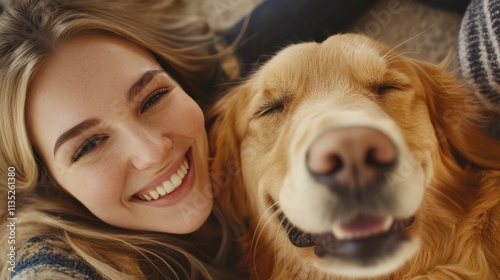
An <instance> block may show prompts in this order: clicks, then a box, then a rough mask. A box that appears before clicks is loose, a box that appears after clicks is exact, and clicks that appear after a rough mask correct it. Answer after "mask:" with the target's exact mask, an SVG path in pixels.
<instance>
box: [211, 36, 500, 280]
mask: <svg viewBox="0 0 500 280" xmlns="http://www.w3.org/2000/svg"><path fill="white" fill-rule="evenodd" d="M445 67H446V63H443V64H442V65H432V64H429V63H425V62H420V61H416V60H413V59H409V58H405V57H403V56H401V55H399V54H397V53H396V52H394V50H392V49H390V48H388V47H387V46H384V45H382V44H380V43H378V42H375V41H373V40H371V39H369V38H367V37H364V36H361V35H353V34H345V35H335V36H332V37H330V38H329V39H328V40H326V41H324V42H322V43H304V44H298V45H293V46H290V47H288V48H286V49H285V50H283V51H281V52H280V53H279V54H277V55H276V56H275V57H274V58H273V59H271V60H270V61H269V62H268V63H266V64H265V65H264V66H263V67H262V68H261V69H260V70H258V71H257V72H256V73H255V74H254V75H252V76H251V77H250V78H249V79H248V80H247V81H245V82H244V83H243V84H242V85H240V86H238V87H237V88H235V89H233V90H231V91H230V92H229V93H228V94H227V95H226V96H224V97H223V98H222V99H221V100H220V101H218V102H217V103H216V104H215V105H214V106H213V107H212V108H211V110H210V111H209V120H210V121H211V128H210V134H209V135H210V136H209V137H210V143H211V145H212V147H211V148H212V154H213V160H212V172H213V173H212V174H214V180H215V182H216V185H215V187H216V194H217V198H218V200H219V201H220V204H221V205H222V207H223V209H224V211H225V212H226V213H229V214H230V215H231V216H232V217H233V218H235V219H236V220H238V221H240V222H241V223H242V224H245V225H247V226H248V227H247V231H246V233H245V235H244V237H243V238H242V242H243V245H244V247H245V249H246V250H247V254H246V258H245V259H244V262H245V263H246V265H247V266H248V268H249V270H250V271H251V275H252V278H253V279H344V278H363V277H368V278H373V279H500V253H499V252H500V237H499V236H500V143H499V142H498V141H495V140H493V139H491V138H488V137H487V136H486V135H485V134H483V133H482V131H481V130H480V129H478V125H479V124H480V123H482V122H484V121H485V117H484V112H482V111H481V110H480V106H479V105H478V103H477V102H476V101H475V98H474V96H473V95H472V94H471V93H470V91H469V90H467V89H466V88H465V87H463V86H462V85H461V84H460V83H459V82H458V81H457V80H456V79H455V78H454V76H453V75H452V74H449V73H447V72H446V71H445V70H444V68H445ZM351 126H363V127H371V128H375V129H377V130H380V131H382V132H383V133H385V134H386V135H387V136H388V137H389V138H390V139H391V141H392V142H393V143H395V145H396V146H397V148H398V150H399V156H398V157H399V158H398V165H397V167H396V168H395V170H394V171H393V172H391V173H390V174H388V176H386V179H387V180H386V181H387V182H388V183H390V184H391V186H392V189H391V191H392V192H393V193H391V201H394V202H397V203H395V206H394V207H393V208H394V209H392V210H391V211H392V212H391V213H390V214H391V215H394V216H396V217H409V216H412V215H414V217H415V220H414V222H413V224H411V226H409V227H407V228H406V229H405V231H406V232H407V234H408V236H409V240H408V241H406V242H403V243H402V244H401V246H399V247H398V249H397V250H395V252H394V253H393V254H389V255H388V256H386V257H384V258H382V259H380V260H377V261H376V262H375V263H372V264H369V265H363V264H359V263H356V262H351V261H350V260H342V259H335V258H333V259H326V260H325V259H319V258H317V257H316V256H315V255H314V252H313V247H305V248H299V247H295V246H293V245H292V244H291V243H290V241H289V240H288V236H287V232H286V230H285V229H284V228H283V227H282V226H281V225H280V220H279V219H278V215H280V213H283V214H284V215H285V216H286V217H287V218H288V219H289V220H290V221H291V222H292V223H293V224H294V225H295V226H297V227H298V228H300V229H301V230H303V231H309V232H314V231H321V230H324V228H325V227H328V226H329V224H327V225H325V223H328V222H330V221H329V220H328V219H327V218H322V217H323V216H325V215H326V214H325V213H327V211H328V209H331V208H330V207H331V206H332V205H335V204H341V203H342V201H340V200H338V199H337V200H335V199H334V198H330V196H333V194H331V193H329V192H325V191H322V190H321V187H320V186H319V184H318V182H317V181H315V180H313V179H311V176H310V175H309V174H308V172H307V170H306V169H305V168H304V165H305V164H304V160H305V157H306V154H307V152H306V151H307V149H308V147H309V146H310V145H311V143H312V142H313V141H314V139H315V138H317V137H318V135H321V134H322V133H324V131H326V130H328V129H331V128H338V127H351ZM325 211H326V212H325Z"/></svg>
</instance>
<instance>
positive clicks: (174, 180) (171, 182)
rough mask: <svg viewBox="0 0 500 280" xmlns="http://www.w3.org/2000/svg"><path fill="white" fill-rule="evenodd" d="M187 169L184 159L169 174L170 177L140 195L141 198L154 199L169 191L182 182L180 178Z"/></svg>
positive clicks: (184, 174) (184, 175) (187, 165)
mask: <svg viewBox="0 0 500 280" xmlns="http://www.w3.org/2000/svg"><path fill="white" fill-rule="evenodd" d="M188 169H189V163H188V161H187V160H186V159H184V161H183V162H182V164H181V165H180V166H179V168H178V169H177V171H176V172H175V173H174V174H172V176H170V179H168V180H166V181H165V182H163V183H162V184H161V185H159V186H158V187H156V189H154V190H151V191H149V193H148V194H144V195H142V196H140V198H141V199H142V200H147V201H150V200H156V199H158V198H160V197H162V196H164V195H166V194H168V193H171V192H172V191H173V190H175V189H176V188H177V187H178V186H180V184H181V183H182V179H184V177H186V174H187V171H188Z"/></svg>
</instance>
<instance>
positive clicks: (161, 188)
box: [156, 185, 167, 196]
mask: <svg viewBox="0 0 500 280" xmlns="http://www.w3.org/2000/svg"><path fill="white" fill-rule="evenodd" d="M156 191H157V192H158V193H159V194H160V196H163V195H165V194H166V193H167V190H166V189H165V188H164V187H163V185H162V186H158V187H156Z"/></svg>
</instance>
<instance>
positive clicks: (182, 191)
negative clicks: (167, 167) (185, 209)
mask: <svg viewBox="0 0 500 280" xmlns="http://www.w3.org/2000/svg"><path fill="white" fill-rule="evenodd" d="M186 156H187V160H188V162H189V169H188V172H187V174H186V176H184V178H183V180H182V183H181V184H180V185H179V186H178V187H177V188H176V189H175V190H173V191H172V192H170V193H168V194H166V195H164V196H162V197H160V198H158V199H155V200H150V201H145V200H142V199H140V198H138V197H136V196H133V197H132V198H131V199H130V202H133V203H137V204H142V205H145V206H151V207H166V206H170V205H174V204H176V203H178V202H179V201H181V200H182V199H183V198H184V197H185V196H186V195H187V194H188V193H189V192H190V191H191V190H192V189H193V187H194V183H195V176H196V173H195V164H194V161H193V154H192V153H191V152H190V151H188V153H187V154H186Z"/></svg>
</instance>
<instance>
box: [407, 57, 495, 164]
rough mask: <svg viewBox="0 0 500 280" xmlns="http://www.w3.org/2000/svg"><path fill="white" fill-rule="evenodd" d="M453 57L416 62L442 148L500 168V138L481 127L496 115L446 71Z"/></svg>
mask: <svg viewBox="0 0 500 280" xmlns="http://www.w3.org/2000/svg"><path fill="white" fill-rule="evenodd" d="M448 60H449V59H447V60H445V61H444V62H442V63H441V64H439V65H434V64H430V63H426V62H421V61H413V63H414V66H415V69H416V71H417V75H418V76H419V78H420V80H421V81H422V88H421V89H420V90H421V91H423V96H424V98H425V99H426V103H427V107H428V109H429V114H430V116H431V121H432V122H433V125H434V128H435V131H436V136H437V139H438V141H439V145H440V151H441V153H444V154H443V155H444V156H446V157H448V158H458V159H461V160H465V161H467V162H469V163H472V164H473V165H475V166H477V167H480V168H484V169H495V170H498V169H500V141H497V140H495V139H493V138H491V137H489V136H487V135H486V134H485V133H484V132H483V131H482V129H481V126H484V125H485V124H486V123H487V121H488V120H490V119H491V118H492V116H493V114H492V113H488V112H487V111H486V109H484V107H483V106H482V105H481V103H480V101H479V100H478V99H477V97H476V96H475V95H474V93H473V92H472V90H470V89H468V88H467V87H465V86H464V85H463V84H462V83H461V82H460V81H459V80H458V79H457V78H456V77H455V75H454V74H452V73H450V72H448V71H446V68H447V67H448V64H449V62H448Z"/></svg>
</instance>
